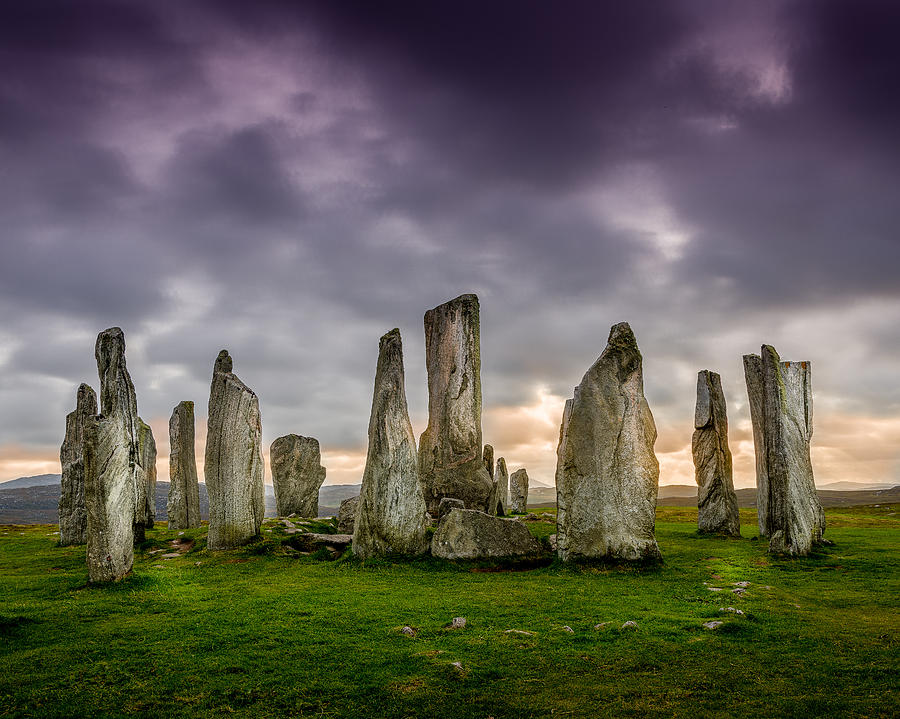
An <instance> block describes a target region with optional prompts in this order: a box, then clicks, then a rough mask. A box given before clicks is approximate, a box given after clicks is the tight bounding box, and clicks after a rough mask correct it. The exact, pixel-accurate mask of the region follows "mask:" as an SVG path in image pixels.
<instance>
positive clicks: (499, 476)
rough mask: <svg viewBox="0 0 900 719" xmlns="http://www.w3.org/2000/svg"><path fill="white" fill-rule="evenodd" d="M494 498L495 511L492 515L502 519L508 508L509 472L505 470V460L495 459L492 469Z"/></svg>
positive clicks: (501, 458)
mask: <svg viewBox="0 0 900 719" xmlns="http://www.w3.org/2000/svg"><path fill="white" fill-rule="evenodd" d="M494 496H495V497H496V507H497V509H496V511H495V512H493V514H496V515H497V516H500V517H502V516H503V515H504V514H506V510H507V508H508V507H509V470H508V469H507V468H506V459H504V458H503V457H500V458H498V459H497V465H496V467H495V468H494Z"/></svg>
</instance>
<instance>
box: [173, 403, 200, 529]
mask: <svg viewBox="0 0 900 719" xmlns="http://www.w3.org/2000/svg"><path fill="white" fill-rule="evenodd" d="M166 514H167V515H168V517H169V529H195V528H197V527H199V526H200V484H199V481H198V479H197V459H196V456H195V451H194V403H193V402H189V401H187V400H185V401H183V402H179V403H178V406H176V407H175V409H174V410H172V416H171V417H170V418H169V497H168V501H167V502H166Z"/></svg>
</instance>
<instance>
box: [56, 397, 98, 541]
mask: <svg viewBox="0 0 900 719" xmlns="http://www.w3.org/2000/svg"><path fill="white" fill-rule="evenodd" d="M95 414H97V395H96V394H95V393H94V390H93V389H91V387H90V386H89V385H86V384H82V385H81V386H80V387H79V388H78V394H77V397H76V400H75V411H74V412H69V414H67V415H66V437H65V439H64V440H63V443H62V446H61V447H60V448H59V463H60V465H61V467H62V478H61V480H60V494H59V543H60V545H61V546H67V545H70V544H84V543H85V541H86V538H85V532H86V531H87V510H86V509H85V507H84V426H85V423H86V422H87V419H88V417H91V416H93V415H95Z"/></svg>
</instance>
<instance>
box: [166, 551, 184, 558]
mask: <svg viewBox="0 0 900 719" xmlns="http://www.w3.org/2000/svg"><path fill="white" fill-rule="evenodd" d="M180 556H181V552H169V553H167V554H163V555H162V558H163V559H175V558H176V557H180Z"/></svg>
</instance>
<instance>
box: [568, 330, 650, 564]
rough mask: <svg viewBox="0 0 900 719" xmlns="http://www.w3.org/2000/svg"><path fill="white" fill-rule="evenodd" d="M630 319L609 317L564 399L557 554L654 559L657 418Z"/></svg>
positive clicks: (574, 557)
mask: <svg viewBox="0 0 900 719" xmlns="http://www.w3.org/2000/svg"><path fill="white" fill-rule="evenodd" d="M641 365H642V358H641V353H640V350H639V349H638V346H637V341H636V340H635V338H634V333H633V332H632V331H631V327H629V326H628V324H627V323H626V322H621V323H619V324H617V325H613V327H612V329H611V330H610V333H609V341H608V344H607V346H606V349H605V350H604V351H603V354H601V355H600V357H599V358H598V359H597V361H596V362H594V364H593V365H592V366H591V368H590V369H589V370H588V371H587V372H586V373H585V375H584V378H583V379H582V380H581V384H580V385H578V387H576V388H575V396H574V398H573V399H571V400H569V401H568V402H567V403H566V408H565V410H564V413H563V421H562V424H561V427H560V446H559V449H558V451H557V458H558V464H557V468H556V492H557V506H558V512H557V543H558V551H559V557H560V559H562V560H564V561H570V560H572V561H578V560H591V559H603V560H658V559H660V553H659V547H658V546H657V544H656V537H655V533H654V530H655V523H656V495H657V491H658V485H659V463H658V462H657V460H656V455H655V454H654V453H653V445H654V443H655V442H656V425H655V423H654V422H653V415H652V414H651V412H650V407H649V406H648V405H647V400H646V399H645V398H644V381H643V374H642V368H641Z"/></svg>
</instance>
